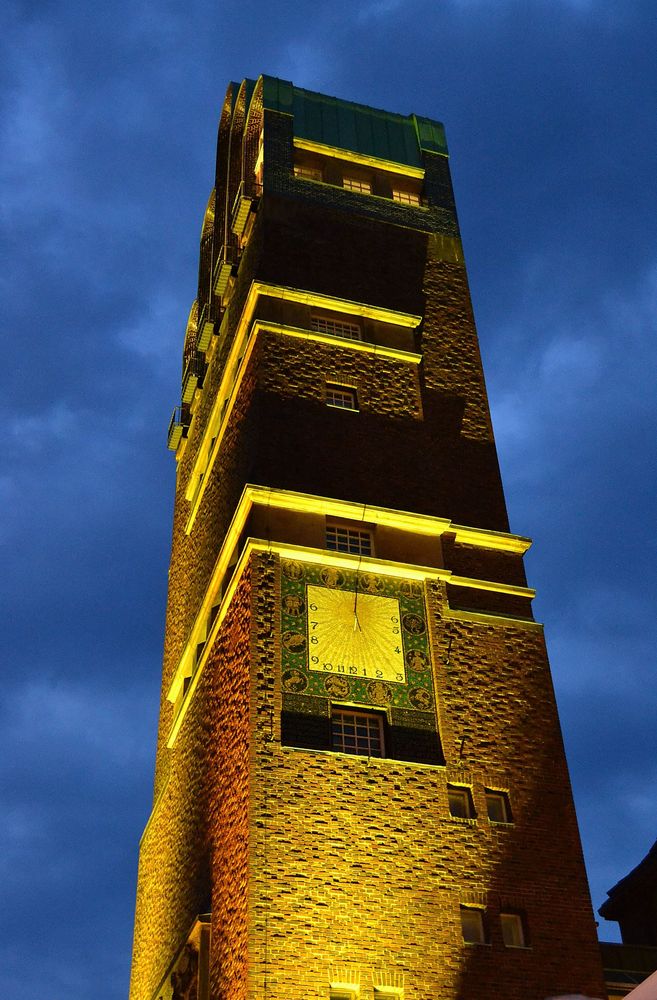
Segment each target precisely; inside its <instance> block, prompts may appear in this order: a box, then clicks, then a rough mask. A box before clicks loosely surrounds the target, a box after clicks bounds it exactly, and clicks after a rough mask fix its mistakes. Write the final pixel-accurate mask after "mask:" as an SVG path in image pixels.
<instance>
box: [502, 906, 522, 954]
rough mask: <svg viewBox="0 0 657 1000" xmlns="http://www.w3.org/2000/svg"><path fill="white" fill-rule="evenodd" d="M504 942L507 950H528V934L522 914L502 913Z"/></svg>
mask: <svg viewBox="0 0 657 1000" xmlns="http://www.w3.org/2000/svg"><path fill="white" fill-rule="evenodd" d="M500 924H501V925H502V940H503V941H504V944H505V947H507V948H526V947H527V934H526V933H525V921H524V920H523V917H522V914H521V913H500Z"/></svg>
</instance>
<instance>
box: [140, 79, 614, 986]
mask: <svg viewBox="0 0 657 1000" xmlns="http://www.w3.org/2000/svg"><path fill="white" fill-rule="evenodd" d="M169 447H170V448H171V449H172V450H173V451H175V454H176V461H177V481H176V500H175V513H174V525H173V545H172V554H171V567H170V577H169V600H168V609H167V623H166V636H165V651H164V669H163V686H162V701H161V714H160V730H159V741H158V749H157V762H156V778H155V799H154V805H153V811H152V814H151V817H150V819H149V822H148V824H147V827H146V830H145V832H144V835H143V838H142V843H141V853H140V866H139V884H138V892H137V912H136V925H135V945H134V958H133V972H132V985H131V997H132V1000H155V998H163V1000H173V998H176V1000H178V998H182V997H185V998H187V1000H191V998H192V997H198V998H199V1000H200V998H201V997H205V998H208V997H211V998H213V1000H219V998H221V1000H247V998H248V1000H255V998H258V1000H260V998H263V1000H288V998H290V997H299V998H300V997H303V998H308V1000H361V998H362V1000H393V998H394V1000H400V998H404V997H406V998H407V1000H411V998H413V1000H416V998H417V1000H429V998H438V997H439V998H441V1000H470V998H472V1000H475V998H476V1000H488V998H497V997H500V998H502V997H504V998H505V1000H534V998H535V1000H542V998H547V997H555V996H559V995H565V994H574V993H578V994H583V995H585V996H590V997H602V996H603V995H604V986H603V980H602V972H601V963H600V954H599V948H598V944H597V940H596V934H595V926H594V921H593V916H592V911H591V904H590V899H589V894H588V888H587V883H586V877H585V872H584V865H583V860H582V854H581V847H580V842H579V835H578V830H577V823H576V818H575V812H574V808H573V802H572V795H571V790H570V784H569V778H568V772H567V767H566V761H565V757H564V751H563V745H562V740H561V734H560V729H559V722H558V718H557V710H556V705H555V699H554V694H553V689H552V683H551V679H550V671H549V666H548V661H547V657H546V652H545V645H544V639H543V630H542V627H541V625H540V624H538V623H536V622H535V621H534V619H533V616H532V611H531V600H532V597H533V591H532V590H531V589H529V588H528V587H527V583H526V579H525V574H524V569H523V554H524V552H525V551H526V550H527V548H528V546H529V544H530V543H529V540H528V539H526V538H524V537H520V536H518V535H515V534H512V533H511V532H510V530H509V524H508V520H507V513H506V507H505V501H504V494H503V489H502V483H501V479H500V473H499V468H498V462H497V456H496V451H495V443H494V438H493V431H492V428H491V421H490V413H489V407H488V401H487V397H486V390H485V385H484V377H483V372H482V366H481V360H480V355H479V348H478V342H477V334H476V330H475V326H474V321H473V316H472V308H471V304H470V297H469V292H468V285H467V277H466V271H465V266H464V262H463V254H462V249H461V242H460V238H459V230H458V224H457V219H456V211H455V206H454V199H453V194H452V186H451V181H450V173H449V164H448V156H447V147H446V144H445V135H444V131H443V128H442V126H441V125H440V124H439V123H438V122H435V121H431V120H429V119H425V118H420V117H418V116H415V115H410V116H402V115H396V114H388V113H386V112H383V111H377V110H374V109H371V108H368V107H364V106H362V105H357V104H351V103H349V102H346V101H339V100H335V99H331V98H328V97H325V96H323V95H320V94H316V93H311V92H308V91H304V90H301V89H299V88H297V87H294V86H293V85H292V84H291V83H288V82H286V81H282V80H276V79H272V78H270V77H266V76H265V77H260V78H259V79H258V80H257V81H251V80H245V81H243V83H242V84H241V85H237V84H231V85H230V86H229V88H228V92H227V94H226V99H225V102H224V106H223V111H222V114H221V120H220V124H219V137H218V145H217V164H216V177H215V186H214V190H213V191H212V194H211V197H210V200H209V203H208V208H207V211H206V215H205V220H204V224H203V231H202V235H201V252H200V266H199V285H198V297H197V300H196V301H195V302H194V305H193V307H192V310H191V313H190V317H189V321H188V325H187V331H186V336H185V343H184V355H183V380H182V402H181V406H180V407H179V408H178V409H177V410H176V412H175V413H174V417H173V419H172V422H171V425H170V428H169Z"/></svg>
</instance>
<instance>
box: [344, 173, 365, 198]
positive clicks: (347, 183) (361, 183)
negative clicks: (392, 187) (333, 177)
mask: <svg viewBox="0 0 657 1000" xmlns="http://www.w3.org/2000/svg"><path fill="white" fill-rule="evenodd" d="M342 186H343V188H346V190H347V191H356V192H357V194H372V182H371V181H368V180H364V179H363V178H361V177H343V178H342Z"/></svg>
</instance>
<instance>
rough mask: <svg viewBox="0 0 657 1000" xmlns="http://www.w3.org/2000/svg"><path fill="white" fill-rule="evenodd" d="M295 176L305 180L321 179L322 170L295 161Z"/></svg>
mask: <svg viewBox="0 0 657 1000" xmlns="http://www.w3.org/2000/svg"><path fill="white" fill-rule="evenodd" d="M294 176H295V177H300V178H301V179H302V180H304V181H321V179H322V171H321V170H320V168H319V167H306V166H304V164H302V163H295V164H294Z"/></svg>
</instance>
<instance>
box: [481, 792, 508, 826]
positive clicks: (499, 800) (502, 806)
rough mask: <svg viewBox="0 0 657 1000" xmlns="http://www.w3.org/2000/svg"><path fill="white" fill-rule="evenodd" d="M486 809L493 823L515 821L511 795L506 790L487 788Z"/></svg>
mask: <svg viewBox="0 0 657 1000" xmlns="http://www.w3.org/2000/svg"><path fill="white" fill-rule="evenodd" d="M486 810H487V812H488V818H489V820H490V821H491V823H513V819H512V817H511V806H510V805H509V796H508V795H507V794H506V792H497V791H493V790H492V789H490V788H487V789H486Z"/></svg>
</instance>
